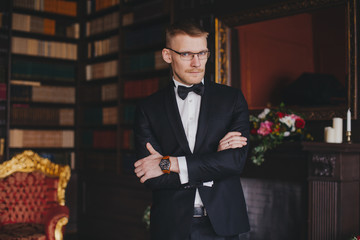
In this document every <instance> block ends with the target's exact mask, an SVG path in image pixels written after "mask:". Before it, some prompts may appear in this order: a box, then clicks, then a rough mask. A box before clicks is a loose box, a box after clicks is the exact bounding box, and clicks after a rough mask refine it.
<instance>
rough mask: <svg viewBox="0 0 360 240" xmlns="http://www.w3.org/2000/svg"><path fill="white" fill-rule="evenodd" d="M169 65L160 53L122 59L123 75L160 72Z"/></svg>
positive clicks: (135, 55)
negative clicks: (151, 71)
mask: <svg viewBox="0 0 360 240" xmlns="http://www.w3.org/2000/svg"><path fill="white" fill-rule="evenodd" d="M168 67H169V65H168V64H167V63H166V62H165V61H164V60H163V58H162V53H161V51H155V52H147V53H143V54H134V55H129V56H125V57H124V69H123V71H124V72H125V73H133V72H141V71H149V70H161V69H165V68H168Z"/></svg>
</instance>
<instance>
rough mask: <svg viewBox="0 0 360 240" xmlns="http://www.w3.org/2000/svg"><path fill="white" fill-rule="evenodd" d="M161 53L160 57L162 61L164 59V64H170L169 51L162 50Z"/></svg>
mask: <svg viewBox="0 0 360 240" xmlns="http://www.w3.org/2000/svg"><path fill="white" fill-rule="evenodd" d="M161 53H162V57H163V59H164V61H165V62H167V63H171V62H172V59H171V54H170V50H169V49H166V48H164V49H163V50H162V52H161Z"/></svg>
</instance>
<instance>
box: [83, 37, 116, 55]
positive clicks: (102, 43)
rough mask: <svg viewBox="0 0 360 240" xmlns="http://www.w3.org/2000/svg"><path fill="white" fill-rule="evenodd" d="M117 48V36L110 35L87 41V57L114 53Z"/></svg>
mask: <svg viewBox="0 0 360 240" xmlns="http://www.w3.org/2000/svg"><path fill="white" fill-rule="evenodd" d="M118 49H119V37H118V36H112V37H109V38H106V39H104V40H99V41H94V42H91V43H88V58H92V57H99V56H103V55H107V54H112V53H116V52H117V51H118Z"/></svg>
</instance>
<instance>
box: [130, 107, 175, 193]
mask: <svg viewBox="0 0 360 240" xmlns="http://www.w3.org/2000/svg"><path fill="white" fill-rule="evenodd" d="M134 133H135V148H136V156H137V159H141V158H144V157H147V156H149V154H150V153H149V151H148V150H147V148H146V143H148V142H149V143H150V144H151V145H152V146H153V148H154V149H155V150H156V151H158V152H159V153H160V154H162V150H161V147H160V146H159V144H158V142H157V140H156V138H155V137H154V134H153V132H152V130H151V127H150V124H149V120H148V117H147V116H146V114H145V112H144V110H143V109H142V106H141V105H139V106H138V107H137V109H136V114H135V127H134ZM162 155H163V154H162ZM145 185H146V186H147V187H149V188H151V189H176V188H179V187H180V186H181V183H180V178H179V174H177V173H173V172H171V173H170V174H162V175H161V176H159V177H156V178H151V179H148V180H147V181H145Z"/></svg>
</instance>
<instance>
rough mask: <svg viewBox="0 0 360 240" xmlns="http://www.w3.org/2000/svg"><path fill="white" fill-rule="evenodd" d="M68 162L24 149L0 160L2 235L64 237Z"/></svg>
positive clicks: (12, 239)
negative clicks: (56, 162) (9, 157)
mask: <svg viewBox="0 0 360 240" xmlns="http://www.w3.org/2000/svg"><path fill="white" fill-rule="evenodd" d="M69 179H70V168H69V166H62V165H58V164H55V163H52V162H50V160H48V159H46V158H42V157H40V156H39V155H38V154H36V153H34V152H32V151H24V152H23V153H22V154H18V155H16V156H15V157H13V158H12V159H11V160H9V161H5V162H3V163H2V164H0V239H1V240H25V239H26V240H27V239H31V240H35V239H36V240H39V239H40V240H61V239H63V228H64V226H65V225H66V224H67V222H68V217H69V209H68V208H67V207H66V206H65V188H66V185H67V183H68V181H69Z"/></svg>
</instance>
